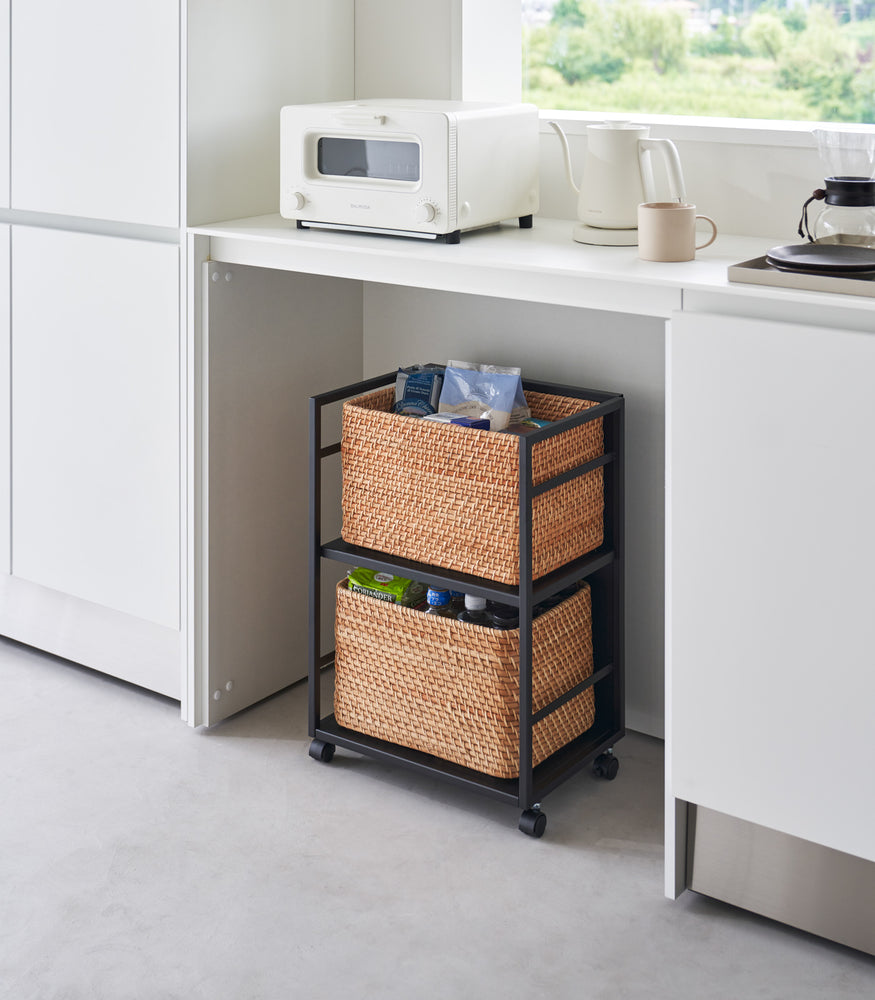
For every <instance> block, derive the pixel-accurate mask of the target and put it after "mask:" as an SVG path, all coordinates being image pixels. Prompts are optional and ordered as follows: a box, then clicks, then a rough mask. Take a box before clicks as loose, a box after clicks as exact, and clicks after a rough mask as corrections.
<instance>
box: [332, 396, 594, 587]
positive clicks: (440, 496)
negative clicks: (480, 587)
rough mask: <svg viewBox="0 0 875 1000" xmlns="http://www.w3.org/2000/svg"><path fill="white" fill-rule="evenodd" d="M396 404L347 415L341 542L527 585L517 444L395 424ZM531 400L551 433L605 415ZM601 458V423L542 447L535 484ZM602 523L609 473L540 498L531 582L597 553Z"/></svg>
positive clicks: (376, 404) (366, 406) (464, 431)
mask: <svg viewBox="0 0 875 1000" xmlns="http://www.w3.org/2000/svg"><path fill="white" fill-rule="evenodd" d="M394 399H395V390H394V387H392V386H389V387H387V388H385V389H380V390H378V391H376V392H373V393H369V394H368V395H365V396H359V397H357V398H356V399H352V400H349V401H347V402H346V403H344V406H343V436H342V447H341V455H342V459H343V531H342V535H343V539H344V541H346V542H348V543H349V544H351V545H361V546H364V547H366V548H372V549H378V550H380V551H382V552H385V553H388V554H390V555H393V556H399V557H401V558H405V559H412V560H416V561H418V562H424V563H430V564H432V565H435V566H441V567H443V568H445V569H452V570H457V571H459V572H461V573H470V574H473V575H475V576H482V577H485V578H487V579H490V580H495V581H497V582H499V583H507V584H514V585H515V584H518V583H519V572H520V571H519V486H520V483H519V448H520V441H519V438H518V437H517V436H516V435H515V434H502V433H498V432H495V431H483V430H474V429H472V428H468V427H459V426H456V425H452V424H440V423H435V422H433V421H428V420H421V419H419V418H417V417H409V416H403V415H400V414H396V413H393V412H391V408H392V404H393V402H394ZM526 400H527V402H528V404H529V407H530V409H531V411H532V416H533V417H535V418H536V419H538V420H549V421H556V420H561V419H563V418H565V417H570V416H573V415H574V414H577V413H581V412H583V411H585V410H587V409H589V408H590V407H592V406H596V405H597V403H596V402H594V401H592V400H587V399H577V398H574V397H570V396H556V395H550V394H547V393H540V392H527V393H526ZM603 451H604V433H603V427H602V420H601V418H598V419H595V420H591V421H589V422H588V423H585V424H580V425H578V426H576V427H571V428H569V429H568V430H567V431H564V432H563V433H561V434H557V435H555V436H553V437H550V438H547V439H546V440H544V441H539V442H536V443H534V444H533V446H532V481H533V484H534V485H537V484H538V483H541V482H543V481H544V480H546V479H550V478H552V477H553V476H556V475H558V474H559V473H562V472H567V471H569V470H570V469H572V468H574V467H575V466H579V465H582V464H584V463H585V462H588V461H590V460H592V459H594V458H597V457H598V456H599V455H601V454H602V453H603ZM603 523H604V479H603V474H602V469H601V468H597V469H592V470H591V471H589V472H586V473H584V474H583V475H581V476H578V477H577V478H575V479H572V480H570V481H569V482H566V483H562V484H561V485H559V486H557V487H555V488H554V489H551V490H548V491H546V492H545V493H542V494H539V495H538V496H536V497H534V499H533V501H532V577H533V579H537V578H538V577H541V576H543V575H544V574H546V573H549V572H551V571H552V570H554V569H557V568H558V567H560V566H562V565H564V564H565V563H567V562H570V561H571V560H572V559H576V558H578V557H579V556H581V555H583V554H585V553H587V552H590V551H592V550H593V549H596V548H598V547H599V545H601V544H602V541H603V537H604V527H603Z"/></svg>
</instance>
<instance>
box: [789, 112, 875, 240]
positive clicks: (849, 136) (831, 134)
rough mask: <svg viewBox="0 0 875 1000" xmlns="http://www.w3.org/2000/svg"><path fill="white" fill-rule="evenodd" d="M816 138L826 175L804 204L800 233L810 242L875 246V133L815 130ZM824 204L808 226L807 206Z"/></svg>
mask: <svg viewBox="0 0 875 1000" xmlns="http://www.w3.org/2000/svg"><path fill="white" fill-rule="evenodd" d="M813 134H814V137H815V139H816V140H817V148H818V151H819V153H820V158H821V161H822V163H823V165H824V168H825V173H826V176H825V178H824V186H823V187H822V188H817V190H815V191H814V192H813V193H812V195H811V197H810V198H809V199H808V200H807V201H806V202H805V204H804V205H803V206H802V218H801V219H800V221H799V235H800V236H802V237H805V238H807V239H808V241H809V242H811V243H815V242H816V243H830V244H842V245H848V246H863V247H870V248H873V249H875V133H871V132H854V131H850V130H846V129H835V128H833V129H815V130H814V132H813ZM812 201H823V202H825V206H824V208H823V210H822V211H821V212H820V213H819V215H818V216H817V218H816V219H815V220H814V227H813V232H812V230H811V229H810V228H809V226H808V206H809V205H810V204H811V202H812Z"/></svg>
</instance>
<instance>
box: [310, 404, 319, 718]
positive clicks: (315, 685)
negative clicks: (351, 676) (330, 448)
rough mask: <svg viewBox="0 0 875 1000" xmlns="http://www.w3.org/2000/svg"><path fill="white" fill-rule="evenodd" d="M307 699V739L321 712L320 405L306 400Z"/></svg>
mask: <svg viewBox="0 0 875 1000" xmlns="http://www.w3.org/2000/svg"><path fill="white" fill-rule="evenodd" d="M308 516H309V522H310V523H309V539H310V545H309V560H308V562H309V565H308V570H309V581H308V582H309V589H310V602H309V609H308V614H309V622H308V625H309V628H308V630H307V634H308V636H309V642H308V647H309V648H308V654H309V671H308V673H309V684H308V687H309V696H308V699H307V704H308V716H309V717H308V722H309V727H310V729H309V733H310V736H314V735H315V733H316V727H317V726H318V725H319V719H320V717H321V711H322V704H321V702H322V699H321V687H322V682H321V674H320V661H321V658H322V636H321V634H320V622H321V619H322V606H321V605H322V594H321V589H322V588H321V581H320V576H321V572H320V571H321V561H322V402H321V400H319V399H318V398H316V397H315V396H311V397H310V510H309V515H308Z"/></svg>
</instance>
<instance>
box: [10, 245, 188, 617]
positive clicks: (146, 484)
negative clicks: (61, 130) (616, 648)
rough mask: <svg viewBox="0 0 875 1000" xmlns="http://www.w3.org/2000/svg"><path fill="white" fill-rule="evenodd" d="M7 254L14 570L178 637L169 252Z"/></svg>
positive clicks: (27, 250)
mask: <svg viewBox="0 0 875 1000" xmlns="http://www.w3.org/2000/svg"><path fill="white" fill-rule="evenodd" d="M12 250H13V253H12V258H13V263H12V302H13V307H12V317H13V321H14V323H13V329H14V334H13V342H12V381H13V397H12V571H13V573H14V574H15V575H16V576H18V577H21V578H24V579H28V580H30V581H32V582H34V583H38V584H41V585H43V586H45V587H50V588H53V589H55V590H58V591H61V592H63V593H66V594H70V595H73V596H76V597H79V598H81V599H83V600H87V601H91V602H93V603H96V604H100V605H103V606H105V607H108V608H112V609H114V610H116V611H120V612H123V613H126V614H129V615H134V616H137V617H139V618H143V619H145V620H147V621H150V622H155V623H157V624H160V625H163V626H166V627H167V628H171V629H178V628H179V619H180V613H179V565H180V562H179V376H178V372H179V307H178V301H179V249H178V247H176V246H174V245H170V244H151V243H147V242H144V241H137V240H126V239H117V238H113V237H103V236H94V235H89V234H84V233H66V232H62V231H60V230H40V229H30V228H25V227H19V226H16V227H13V234H12Z"/></svg>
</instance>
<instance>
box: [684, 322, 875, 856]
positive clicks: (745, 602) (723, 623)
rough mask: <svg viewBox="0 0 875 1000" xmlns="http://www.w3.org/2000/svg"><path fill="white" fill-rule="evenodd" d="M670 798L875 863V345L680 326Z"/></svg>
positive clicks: (857, 337) (780, 331)
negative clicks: (874, 513)
mask: <svg viewBox="0 0 875 1000" xmlns="http://www.w3.org/2000/svg"><path fill="white" fill-rule="evenodd" d="M669 367H670V386H671V400H670V410H671V434H672V441H671V456H672V473H671V475H672V483H671V494H670V495H671V509H670V517H671V539H672V550H671V553H670V563H671V571H670V579H671V585H672V594H671V601H670V603H669V607H670V614H671V622H670V628H671V636H672V671H671V674H672V694H671V700H672V712H671V718H672V730H671V741H672V752H671V760H672V774H671V782H672V793H673V795H674V797H675V798H679V799H684V800H686V801H689V802H694V803H697V804H699V805H704V806H707V807H708V808H711V809H715V810H718V811H720V812H723V813H727V814H728V815H730V816H734V817H737V818H740V819H744V820H748V821H750V822H752V823H757V824H759V825H761V826H766V827H769V828H771V829H774V830H778V831H781V832H783V833H789V834H792V835H793V836H796V837H801V838H803V839H805V840H810V841H814V842H815V843H818V844H823V845H825V846H827V847H832V848H835V849H836V850H839V851H844V852H846V853H849V854H854V855H857V856H860V857H864V858H868V859H870V860H871V859H873V858H875V842H873V839H872V836H871V831H872V829H873V827H875V798H873V795H872V792H871V789H872V780H871V776H872V772H873V768H875V743H873V741H872V726H871V720H872V705H873V703H875V671H873V669H872V649H873V648H875V616H873V614H872V608H873V606H875V576H873V573H872V566H873V562H875V528H873V519H872V511H873V509H875V466H873V463H872V461H871V458H870V452H871V442H872V436H873V431H875V396H873V393H872V373H873V371H875V337H873V336H872V335H871V334H862V333H851V332H847V331H842V330H836V329H826V328H817V327H805V326H800V325H791V324H782V323H776V322H770V321H754V320H742V319H739V318H732V317H725V316H712V315H706V314H687V313H684V314H682V315H676V316H675V317H673V319H672V338H671V351H670V356H669Z"/></svg>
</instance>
